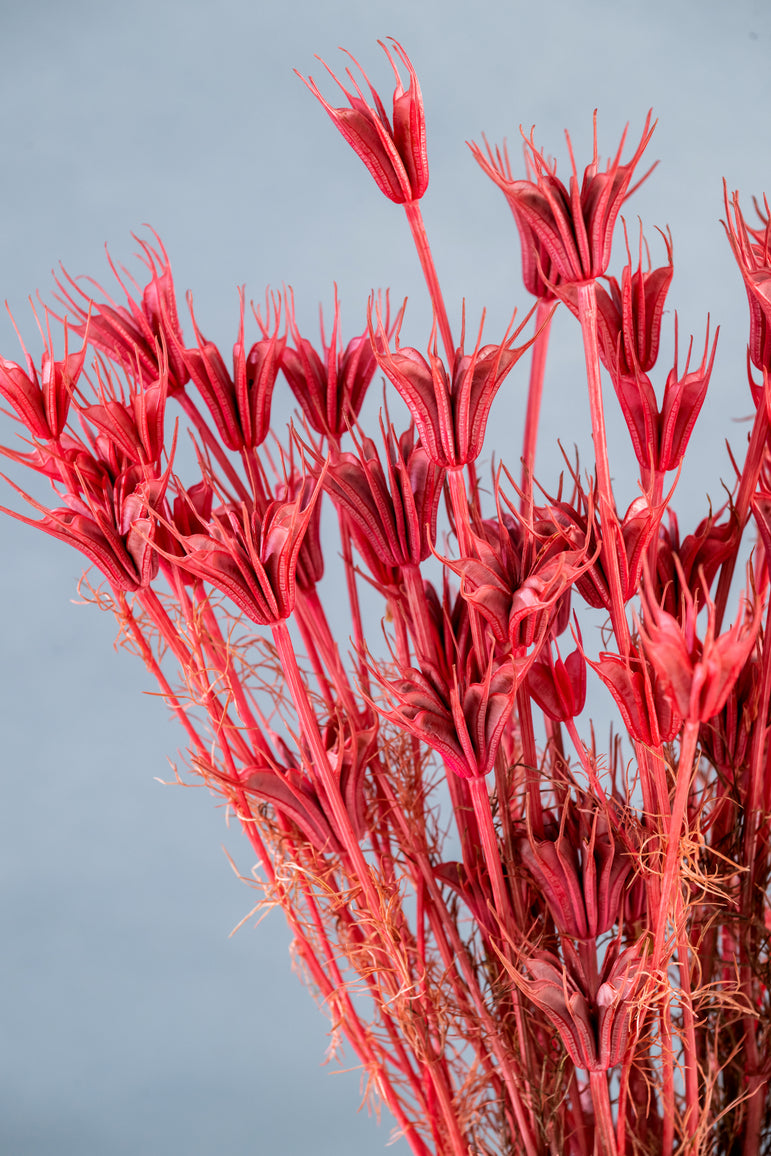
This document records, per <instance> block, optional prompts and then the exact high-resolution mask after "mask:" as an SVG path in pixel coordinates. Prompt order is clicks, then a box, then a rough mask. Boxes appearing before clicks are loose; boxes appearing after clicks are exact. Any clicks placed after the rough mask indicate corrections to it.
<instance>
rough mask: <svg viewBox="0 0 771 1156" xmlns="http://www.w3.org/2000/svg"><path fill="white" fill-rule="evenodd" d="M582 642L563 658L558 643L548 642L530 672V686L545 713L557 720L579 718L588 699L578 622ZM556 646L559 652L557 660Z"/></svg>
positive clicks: (530, 690) (564, 720)
mask: <svg viewBox="0 0 771 1156" xmlns="http://www.w3.org/2000/svg"><path fill="white" fill-rule="evenodd" d="M576 630H577V632H578V643H579V645H578V646H577V647H576V649H575V650H574V651H572V652H571V653H570V654H569V655H568V656H567V658H566V659H565V660H564V662H563V660H562V658H561V656H560V652H559V648H558V646H557V643H556V642H547V643H546V645H545V646H544V647H543V649H542V650H541V652H540V654H539V656H538V658H536V660H535V662H534V663H533V665H532V666H531V667H530V671H529V672H528V675H527V689H528V691H529V693H530V695H531V697H532V698H533V700H534V701H535V702H536V703H537V704H538V706H539V707H540V708H541V710H542V711H543V712H544V714H547V715H548V716H549V718H550V719H553V720H554V722H567V721H568V720H569V719H573V718H576V716H577V715H579V714H580V713H581V711H582V710H583V709H584V704H585V702H586V659H585V658H584V654H583V650H582V648H581V630H580V627H579V626H578V623H577V622H576ZM552 646H554V649H555V650H556V651H557V658H556V660H555V658H554V656H553V654H552Z"/></svg>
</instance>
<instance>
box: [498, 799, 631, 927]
mask: <svg viewBox="0 0 771 1156" xmlns="http://www.w3.org/2000/svg"><path fill="white" fill-rule="evenodd" d="M517 849H518V851H519V853H520V855H521V857H522V861H523V863H524V864H525V866H526V867H527V869H528V871H529V872H530V874H531V875H532V876H533V878H534V879H535V880H536V883H537V884H538V887H539V889H540V891H541V892H542V893H543V895H544V897H545V899H546V902H547V903H548V905H549V910H550V912H551V914H552V918H553V919H554V922H555V924H556V925H557V928H558V930H559V931H560V932H562V933H563V934H564V935H569V936H571V937H572V938H573V939H591V940H594V939H596V938H597V936H598V935H602V934H603V933H604V932H606V931H609V930H610V928H611V927H612V926H613V924H614V923H615V922H616V921H617V920H618V919H620V918H621V915H622V912H623V905H624V887H625V884H626V881H627V879H628V877H629V875H630V873H631V870H632V862H631V859H630V858H629V856H628V855H626V854H624V852H623V851H622V850H621V849H619V848H618V847H617V846H616V843H615V840H614V838H613V835H612V834H611V832H610V828H609V826H608V821H607V819H606V818H605V817H604V816H601V815H600V814H599V813H598V812H597V811H593V812H592V814H591V819H590V817H589V815H588V814H587V812H586V810H585V809H583V808H581V807H580V806H574V805H573V804H571V803H570V802H568V803H567V804H566V805H565V806H564V808H563V811H562V817H561V820H560V824H559V831H558V833H557V835H556V837H554V836H553V837H551V838H545V839H535V838H534V837H533V833H532V831H529V832H528V838H527V839H520V840H518V842H517Z"/></svg>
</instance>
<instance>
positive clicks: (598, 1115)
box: [589, 1072, 618, 1156]
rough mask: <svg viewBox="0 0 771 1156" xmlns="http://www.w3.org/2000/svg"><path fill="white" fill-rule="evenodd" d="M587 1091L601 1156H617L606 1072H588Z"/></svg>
mask: <svg viewBox="0 0 771 1156" xmlns="http://www.w3.org/2000/svg"><path fill="white" fill-rule="evenodd" d="M589 1089H590V1091H591V1093H592V1104H593V1105H594V1118H595V1121H596V1123H597V1132H598V1133H599V1139H600V1148H599V1152H601V1153H602V1156H617V1154H618V1148H617V1147H616V1133H615V1129H614V1127H613V1112H612V1111H611V1107H610V1090H609V1088H608V1075H607V1072H590V1073H589Z"/></svg>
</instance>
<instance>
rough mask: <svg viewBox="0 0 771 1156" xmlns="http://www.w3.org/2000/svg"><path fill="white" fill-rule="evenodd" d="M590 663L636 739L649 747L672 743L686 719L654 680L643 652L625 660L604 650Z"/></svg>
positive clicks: (628, 656)
mask: <svg viewBox="0 0 771 1156" xmlns="http://www.w3.org/2000/svg"><path fill="white" fill-rule="evenodd" d="M587 662H588V663H589V665H590V666H591V668H592V670H595V671H596V672H597V674H599V676H600V678H601V679H602V681H603V682H604V683H605V685H606V686H607V688H608V690H609V691H610V693H611V694H612V695H613V698H614V699H615V700H616V706H617V707H618V709H619V710H620V711H621V717H622V718H623V720H624V726H625V727H626V729H627V730H628V731H629V734H630V735H631V736H632V738H633V739H636V740H637V742H639V743H643V744H644V745H645V746H647V747H658V746H660V745H661V743H663V742H664V743H669V742H671V741H672V739H673V738H674V737H675V735H676V734H677V732H678V731H679V730H680V727H681V726H682V724H683V716H682V714H681V713H680V712H679V711H678V710H677V706H676V703H674V702H673V701H672V698H671V696H670V695H668V694H667V693H666V692H665V690H664V688H663V687H662V685H661V683H660V682H659V680H658V679H657V678H655V677H654V675H653V672H652V671H651V668H650V664H649V663H648V662H647V661H646V658H645V655H644V653H640V652H638V651H637V650H636V649H635V648H634V647H630V649H629V652H628V653H627V654H625V655H624V656H623V657H621V656H620V655H618V654H611V653H609V652H607V651H603V652H602V653H601V654H600V657H599V661H598V662H592V661H591V660H590V659H587Z"/></svg>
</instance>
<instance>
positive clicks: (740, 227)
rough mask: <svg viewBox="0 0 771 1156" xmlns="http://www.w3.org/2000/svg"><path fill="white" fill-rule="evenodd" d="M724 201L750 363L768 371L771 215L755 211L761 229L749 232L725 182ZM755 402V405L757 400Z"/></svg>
mask: <svg viewBox="0 0 771 1156" xmlns="http://www.w3.org/2000/svg"><path fill="white" fill-rule="evenodd" d="M723 202H724V204H725V213H726V220H725V221H722V222H721V224H722V225H723V228H724V229H725V231H726V236H727V237H728V241H729V244H730V246H731V248H732V249H733V254H734V257H735V258H736V263H737V265H738V266H739V272H740V273H741V275H742V279H743V281H744V287H745V289H746V291H747V301H748V303H749V307H750V340H749V354H750V360H751V361H752V364H753V365H754V366H755V367H756V368H757V369H767V370H769V371H771V215H769V213H768V211H767V212H766V216H765V218H764V217H763V216H762V215H761V214H760V211H759V210H758V215H759V216H760V219H761V222H762V224H763V225H764V228H763V229H749V228H748V227H747V223H746V221H745V219H744V216H743V215H742V211H741V208H740V207H739V194H738V193H736V192H735V193H734V194H733V196H732V197H731V201H730V204H729V201H728V186H727V184H726V182H725V181H723ZM732 209H733V219H732V218H731V210H732ZM766 210H768V205H766ZM755 400H756V403H757V401H758V400H759V399H758V398H757V397H756V399H755Z"/></svg>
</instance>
